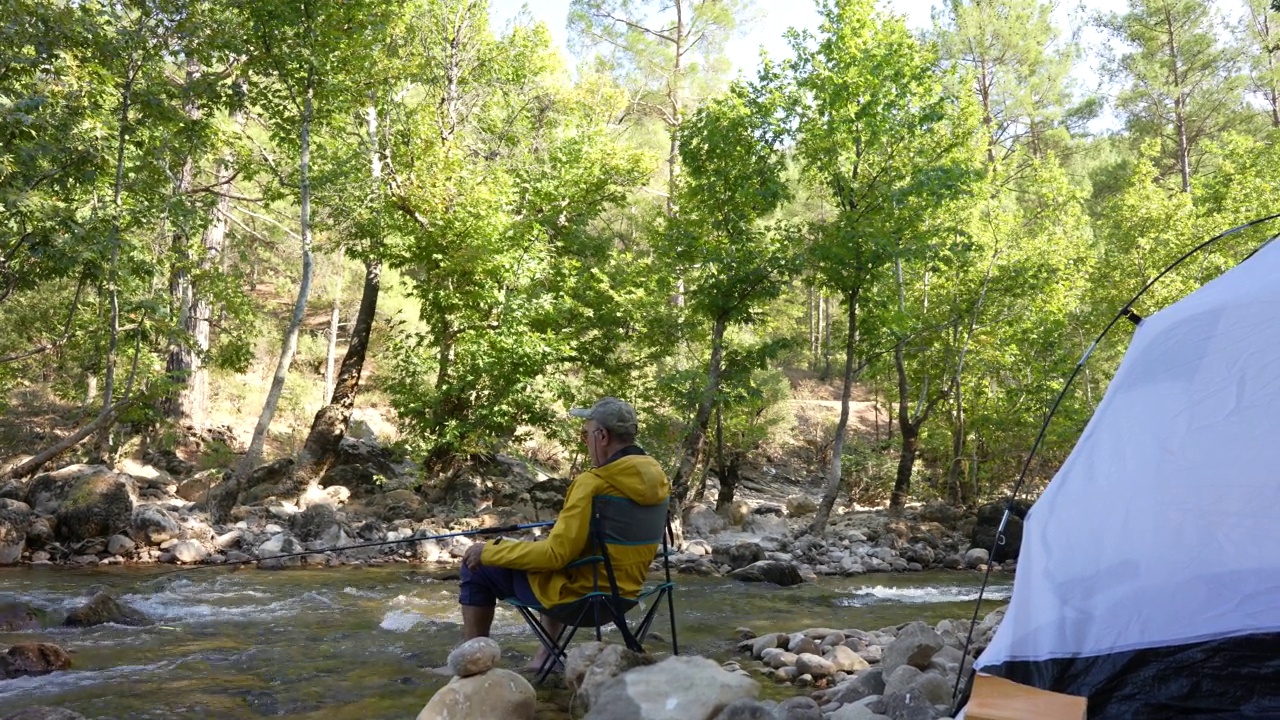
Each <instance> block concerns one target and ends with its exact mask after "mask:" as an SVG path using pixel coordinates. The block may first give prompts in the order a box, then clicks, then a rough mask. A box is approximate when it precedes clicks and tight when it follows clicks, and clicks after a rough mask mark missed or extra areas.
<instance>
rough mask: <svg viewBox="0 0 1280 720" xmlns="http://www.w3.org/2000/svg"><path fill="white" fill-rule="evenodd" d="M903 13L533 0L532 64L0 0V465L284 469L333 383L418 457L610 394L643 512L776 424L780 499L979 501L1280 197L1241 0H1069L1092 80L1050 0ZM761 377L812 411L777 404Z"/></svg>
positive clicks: (515, 432)
mask: <svg viewBox="0 0 1280 720" xmlns="http://www.w3.org/2000/svg"><path fill="white" fill-rule="evenodd" d="M944 5H945V9H940V10H936V11H935V14H934V22H933V26H932V28H930V29H928V30H926V31H913V30H911V29H909V28H908V26H907V24H906V23H905V21H904V19H903V18H901V17H898V16H895V15H894V14H893V13H892V12H889V11H888V10H887V9H886V8H884V7H881V6H878V5H877V4H876V3H874V2H872V0H820V2H819V3H818V6H819V13H820V15H821V18H822V22H821V25H820V27H819V28H818V29H817V30H816V31H790V32H789V33H788V34H787V41H788V44H789V46H790V48H791V51H792V52H791V54H790V55H789V56H788V57H782V58H770V57H768V56H765V55H763V54H762V56H761V57H760V59H759V62H758V64H757V66H756V67H755V68H754V69H753V71H751V72H748V73H742V74H741V75H739V76H737V77H734V76H733V75H732V74H731V73H730V70H729V63H728V62H727V60H726V55H725V46H726V43H727V42H728V41H729V40H730V39H731V38H733V37H735V35H736V34H737V33H739V32H740V31H741V30H742V28H744V27H746V26H747V25H748V24H750V23H761V22H769V23H775V24H777V23H781V22H782V20H781V19H779V18H764V17H761V15H760V12H759V10H758V8H756V7H754V6H753V4H752V2H751V1H750V0H573V2H572V3H571V9H570V15H569V19H568V33H569V37H570V39H571V42H570V48H569V49H570V50H571V55H572V57H571V58H566V57H564V56H563V55H562V54H561V53H560V52H558V51H557V49H556V47H555V45H554V43H553V42H552V39H551V38H552V36H551V33H550V32H549V29H548V28H547V27H546V26H544V25H541V24H538V23H536V22H533V21H532V20H531V19H530V17H529V16H528V15H525V16H521V17H519V18H517V20H516V21H515V22H513V23H510V24H508V25H507V26H505V27H497V26H496V25H495V24H494V23H492V22H491V20H490V8H489V6H488V3H487V2H486V1H485V0H396V1H394V2H393V1H389V0H289V1H288V2H280V1H279V0H236V1H235V2H231V1H229V0H113V1H111V2H104V1H103V0H76V1H74V2H72V1H70V0H0V8H2V9H0V14H2V15H3V18H4V22H3V23H0V207H2V210H0V415H3V416H5V421H4V428H3V432H2V433H0V455H4V456H17V457H19V458H20V459H19V460H16V461H14V462H12V463H10V464H9V465H7V466H3V470H0V472H3V473H4V474H5V475H7V476H11V477H23V476H28V475H31V474H32V473H34V472H37V471H39V470H40V469H41V468H44V467H45V466H47V465H49V464H51V463H53V462H55V461H58V460H59V459H63V458H71V457H84V458H96V459H110V458H112V457H116V456H118V455H119V454H120V453H122V452H128V451H129V450H130V449H131V448H134V449H136V447H137V446H138V443H141V442H145V443H147V444H148V445H150V446H154V447H163V446H166V444H168V445H172V444H174V443H176V442H178V440H177V438H180V437H181V436H182V435H183V434H184V433H189V432H192V431H193V429H197V428H209V427H215V426H217V427H227V428H229V433H230V435H232V436H238V437H240V438H241V440H242V442H243V444H242V446H241V444H240V443H236V442H230V441H228V442H227V443H226V446H225V447H224V449H223V450H224V451H223V452H222V453H221V454H220V455H215V456H212V457H210V458H206V461H208V462H210V463H221V464H222V466H225V467H233V466H234V467H235V468H236V469H237V472H242V473H243V472H248V471H249V470H252V469H253V468H254V467H256V466H258V465H260V464H261V463H263V462H265V461H267V460H271V459H274V458H277V457H282V456H290V457H295V458H297V460H298V467H299V469H300V470H301V471H304V472H309V473H313V474H319V473H323V472H324V470H325V469H326V468H327V467H328V466H329V465H330V464H332V463H333V462H334V459H335V458H336V456H337V454H338V449H339V441H340V440H341V439H342V437H343V436H344V434H345V433H346V431H347V429H348V426H349V424H350V423H351V421H352V415H353V412H355V411H356V409H357V408H358V407H361V406H368V405H377V406H379V407H385V408H387V409H388V412H389V413H390V414H392V415H393V416H394V422H395V424H396V426H397V428H398V434H399V439H398V441H397V444H398V446H399V447H400V449H401V450H402V451H403V452H404V453H406V454H407V455H409V456H411V457H413V458H416V459H417V460H419V461H420V462H421V467H422V468H423V472H424V473H432V472H438V471H440V470H441V468H447V467H449V466H451V465H454V464H457V463H462V462H466V461H467V460H468V459H469V458H474V457H478V456H484V455H488V454H492V453H495V452H515V453H520V452H525V451H527V450H528V448H531V447H536V446H539V445H541V446H546V445H552V444H558V445H559V446H561V447H565V448H572V447H574V443H575V442H576V434H575V433H576V432H577V426H576V425H575V424H573V423H571V422H570V421H569V419H568V418H567V417H566V416H565V410H566V409H567V408H568V407H571V406H575V405H577V406H580V405H582V404H584V403H590V402H592V401H593V400H594V399H596V398H598V397H600V396H604V395H611V396H617V397H621V398H625V399H627V400H629V401H631V402H633V403H634V404H635V405H636V407H637V409H638V410H639V412H640V414H641V418H642V429H643V437H642V441H643V442H644V444H645V446H646V448H648V450H649V451H650V452H651V453H652V454H654V455H655V456H657V457H658V458H659V459H660V460H661V461H662V462H663V464H664V466H665V467H666V468H667V469H668V471H669V474H670V475H671V477H672V478H673V482H674V487H675V491H676V493H677V496H678V497H679V499H681V500H689V499H691V498H693V497H695V496H700V495H701V494H702V493H703V492H705V488H706V484H707V483H708V482H712V481H714V482H717V483H718V487H719V494H718V501H719V502H720V503H722V504H723V503H725V502H728V501H729V500H731V499H732V497H733V487H734V483H735V482H736V478H737V476H738V474H739V468H741V467H743V466H745V465H750V464H755V465H763V464H768V463H769V462H770V455H771V453H773V452H774V451H775V450H774V448H775V445H776V438H777V436H778V435H779V434H780V433H781V434H788V435H790V436H792V437H796V436H812V444H813V446H814V447H815V448H817V451H816V452H817V453H818V455H819V456H820V457H821V459H822V461H823V462H825V464H826V467H825V469H824V470H823V476H824V477H823V480H822V482H823V487H825V495H824V498H823V502H822V503H821V506H820V510H819V512H818V516H817V517H818V519H817V520H816V521H815V524H816V525H817V527H818V528H821V526H822V524H825V523H826V522H827V518H828V516H829V515H830V513H831V511H832V507H833V505H834V504H835V502H836V501H837V499H843V498H847V497H850V496H851V494H852V496H856V497H859V498H866V499H867V500H868V501H869V502H870V501H876V502H888V503H889V504H890V507H892V508H901V507H903V505H904V504H906V503H908V502H915V501H920V500H942V501H945V502H947V503H950V504H953V505H956V506H967V507H974V506H975V505H976V504H978V503H980V502H982V501H984V500H987V499H990V498H993V497H997V496H999V495H1000V494H1001V493H1005V492H1007V491H1008V490H1009V488H1010V487H1011V485H1012V483H1013V481H1014V480H1016V478H1017V477H1018V474H1019V472H1020V471H1021V469H1022V464H1023V463H1024V461H1025V460H1026V457H1027V453H1028V451H1029V449H1030V448H1031V445H1032V443H1033V441H1034V440H1035V438H1036V436H1037V434H1038V433H1039V432H1040V428H1041V425H1042V424H1043V422H1044V420H1045V418H1046V413H1048V411H1049V409H1050V407H1051V406H1052V404H1053V403H1054V401H1055V398H1056V397H1057V395H1058V393H1059V391H1060V389H1061V388H1062V385H1063V382H1064V381H1065V380H1066V378H1067V377H1068V376H1069V375H1070V374H1071V373H1072V372H1073V370H1074V369H1075V368H1076V367H1077V364H1078V363H1080V362H1081V359H1082V357H1083V356H1084V354H1085V351H1086V350H1087V349H1089V348H1090V344H1091V342H1092V341H1093V339H1094V338H1095V337H1096V336H1097V334H1098V333H1099V332H1100V331H1101V330H1102V328H1103V327H1105V326H1106V325H1107V323H1108V322H1110V320H1111V319H1112V317H1113V316H1115V314H1116V313H1117V312H1118V311H1120V310H1121V309H1122V308H1124V307H1125V306H1126V303H1128V302H1129V299H1130V298H1131V297H1133V296H1134V295H1135V293H1137V292H1138V290H1139V289H1141V288H1142V287H1143V286H1144V285H1146V284H1147V283H1148V282H1149V281H1151V280H1152V279H1153V278H1155V277H1156V276H1157V275H1158V274H1159V273H1160V272H1161V271H1162V270H1163V269H1164V268H1165V267H1166V266H1167V265H1168V264H1169V263H1170V262H1172V261H1174V260H1175V259H1176V258H1178V257H1179V256H1181V255H1182V254H1183V253H1185V252H1187V251H1188V250H1190V249H1191V248H1193V247H1195V246H1196V245H1198V244H1200V243H1201V242H1203V241H1205V240H1206V239H1208V238H1210V237H1212V236H1214V235H1216V234H1218V233H1221V232H1222V231H1225V230H1227V229H1230V228H1233V227H1235V226H1238V225H1241V224H1244V223H1247V222H1249V221H1252V220H1255V219H1258V218H1262V217H1265V216H1268V215H1271V214H1273V213H1276V212H1277V211H1278V210H1277V208H1280V148H1278V147H1277V139H1280V12H1277V10H1276V9H1275V8H1272V7H1271V6H1270V4H1269V3H1268V2H1267V0H1239V2H1238V3H1237V2H1225V1H1224V2H1217V3H1215V2H1205V1H1204V0H1127V3H1125V4H1123V7H1122V8H1120V9H1119V10H1118V11H1117V12H1112V13H1104V14H1096V15H1091V16H1089V17H1088V18H1087V19H1086V20H1087V22H1088V23H1090V24H1091V26H1092V27H1094V28H1097V29H1100V30H1101V31H1102V32H1104V33H1105V34H1106V35H1107V37H1109V38H1110V39H1111V40H1112V41H1113V42H1112V44H1111V47H1112V48H1114V52H1112V53H1111V54H1109V55H1108V56H1107V57H1104V58H1102V59H1101V63H1100V66H1101V67H1102V72H1103V74H1104V76H1105V77H1106V79H1107V80H1108V81H1109V86H1111V87H1115V88H1117V89H1118V90H1117V92H1115V93H1107V94H1103V93H1100V92H1097V91H1095V89H1092V88H1087V87H1082V86H1081V83H1079V82H1078V80H1077V77H1078V74H1077V73H1076V72H1075V70H1076V69H1077V68H1078V67H1079V66H1080V64H1081V63H1083V62H1085V60H1086V58H1085V53H1086V48H1085V47H1083V46H1082V44H1081V43H1080V41H1079V40H1078V33H1077V31H1078V30H1079V28H1071V27H1061V26H1059V25H1058V24H1055V22H1054V18H1053V14H1054V8H1055V5H1056V3H1053V2H1050V1H1049V0H952V1H951V2H949V3H944ZM1108 112H1109V113H1113V114H1114V116H1115V117H1116V118H1117V119H1118V122H1117V124H1116V127H1114V128H1113V129H1107V130H1102V131H1097V130H1091V129H1090V128H1091V127H1094V125H1092V123H1093V121H1094V120H1095V119H1097V118H1099V117H1101V116H1102V115H1103V113H1108ZM1268 237H1269V236H1268V235H1267V234H1266V226H1261V227H1259V228H1251V229H1249V230H1246V231H1243V232H1239V233H1237V234H1234V235H1232V236H1230V237H1229V238H1227V239H1225V240H1224V241H1222V242H1221V243H1218V244H1216V245H1214V246H1213V247H1212V248H1211V249H1210V250H1208V251H1206V252H1204V253H1201V254H1198V255H1196V256H1195V257H1194V258H1193V259H1192V260H1190V261H1188V262H1187V263H1185V264H1184V265H1183V266H1181V267H1180V268H1179V269H1178V270H1177V271H1176V272H1173V273H1171V274H1170V275H1169V276H1167V277H1166V278H1164V279H1162V280H1161V282H1160V283H1159V284H1157V285H1156V286H1155V287H1154V288H1153V290H1152V292H1150V293H1148V294H1147V295H1145V296H1144V297H1143V299H1142V300H1141V301H1140V302H1139V303H1137V304H1136V305H1135V306H1134V307H1133V308H1132V311H1133V313H1135V314H1136V316H1139V317H1142V316H1148V315H1150V314H1151V313H1154V312H1156V311H1158V310H1159V309H1160V308H1162V307H1164V306H1166V305H1168V304H1169V303H1171V302H1173V301H1174V300H1176V299H1178V298H1180V297H1182V296H1183V295H1185V294H1186V293H1188V292H1190V291H1191V290H1193V289H1195V288H1196V287H1199V286H1200V285H1201V284H1202V283H1204V282H1205V281H1207V280H1209V279H1211V278H1213V277H1216V276H1217V275H1218V274H1220V273H1222V272H1223V271H1224V270H1226V269H1227V268H1230V267H1231V266H1233V265H1234V264H1236V263H1237V262H1239V261H1240V260H1242V259H1243V258H1244V257H1245V256H1247V255H1248V254H1249V253H1250V252H1251V251H1253V250H1254V249H1256V248H1257V247H1258V246H1259V245H1260V244H1261V243H1263V242H1265V241H1266V240H1267V239H1268ZM1118 329H1119V330H1120V331H1121V332H1119V333H1116V334H1114V335H1113V336H1111V337H1110V338H1109V339H1108V341H1107V342H1105V343H1103V344H1101V345H1099V346H1098V347H1097V348H1096V349H1094V350H1093V352H1092V356H1091V357H1090V359H1089V363H1088V364H1087V365H1086V366H1085V367H1084V368H1083V370H1082V371H1081V373H1080V376H1079V377H1078V379H1077V382H1076V384H1075V386H1074V387H1073V389H1072V390H1071V391H1070V392H1068V393H1067V394H1066V395H1064V396H1063V398H1062V402H1061V406H1060V407H1059V408H1058V411H1057V415H1056V417H1055V419H1054V421H1053V423H1051V424H1050V425H1049V427H1048V430H1047V433H1046V435H1045V439H1044V444H1043V446H1042V448H1041V451H1040V453H1039V455H1038V456H1037V461H1036V463H1035V464H1033V465H1032V467H1031V469H1030V475H1031V478H1032V482H1031V489H1032V490H1034V489H1035V488H1036V487H1040V486H1042V485H1043V483H1044V482H1047V480H1048V479H1049V477H1051V475H1052V472H1053V470H1054V469H1055V468H1056V467H1057V465H1058V464H1060V463H1061V461H1062V460H1063V458H1065V456H1066V454H1067V453H1068V452H1069V451H1070V449H1071V447H1072V445H1073V444H1074V442H1075V440H1076V439H1077V438H1078V436H1079V433H1080V432H1081V429H1082V428H1083V426H1084V424H1085V422H1087V420H1088V418H1089V416H1090V413H1091V412H1092V410H1093V408H1094V407H1095V406H1096V405H1097V403H1098V401H1099V399H1100V398H1101V396H1102V394H1103V392H1104V391H1105V389H1106V385H1107V381H1108V379H1109V377H1110V375H1111V374H1112V373H1113V371H1114V369H1115V366H1116V364H1117V363H1118V362H1119V359H1120V357H1121V356H1122V354H1123V352H1124V347H1125V344H1126V340H1127V334H1128V333H1131V332H1132V325H1131V324H1130V323H1123V325H1122V326H1121V327H1120V328H1118ZM805 383H808V384H809V385H819V386H822V387H827V388H830V389H833V391H834V393H835V395H834V396H832V397H831V399H830V400H829V402H833V403H838V405H839V407H840V411H839V415H838V420H837V419H835V416H834V414H833V415H832V418H831V422H819V423H806V422H804V418H803V417H801V415H800V414H798V413H795V412H793V407H794V401H793V395H794V393H796V391H797V387H799V386H800V385H803V384H805ZM855 401H859V402H873V403H875V407H876V408H877V415H876V417H877V420H876V423H875V432H874V433H873V434H868V433H854V432H852V431H851V428H850V425H851V424H852V421H851V414H852V413H851V406H852V404H853V403H854V402H855ZM881 409H883V412H884V414H885V417H884V423H883V431H882V424H881V422H880V415H879V413H880V410H881Z"/></svg>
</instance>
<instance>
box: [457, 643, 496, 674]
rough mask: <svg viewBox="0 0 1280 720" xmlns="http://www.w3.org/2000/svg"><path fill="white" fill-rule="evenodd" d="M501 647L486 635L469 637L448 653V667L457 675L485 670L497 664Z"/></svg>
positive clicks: (478, 672)
mask: <svg viewBox="0 0 1280 720" xmlns="http://www.w3.org/2000/svg"><path fill="white" fill-rule="evenodd" d="M501 656H502V648H501V647H500V646H499V645H498V643H496V642H494V641H493V640H492V639H490V638H487V637H477V638H471V639H470V640H468V641H466V642H464V643H462V644H461V645H459V646H458V647H456V648H454V649H453V651H452V652H450V653H449V669H450V670H451V671H453V674H454V675H456V676H458V677H471V676H472V675H479V674H480V673H482V672H487V671H488V670H489V669H491V668H492V667H493V666H494V665H496V664H497V662H498V658H499V657H501Z"/></svg>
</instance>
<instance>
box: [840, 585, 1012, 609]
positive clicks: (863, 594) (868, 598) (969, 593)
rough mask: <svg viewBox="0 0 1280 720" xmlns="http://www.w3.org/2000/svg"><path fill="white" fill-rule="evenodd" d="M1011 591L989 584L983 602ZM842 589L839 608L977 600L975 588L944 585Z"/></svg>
mask: <svg viewBox="0 0 1280 720" xmlns="http://www.w3.org/2000/svg"><path fill="white" fill-rule="evenodd" d="M1011 591H1012V588H1011V587H1008V586H995V587H988V588H987V591H986V592H985V593H983V595H982V599H983V601H984V602H985V601H987V600H996V601H1001V600H1008V599H1009V597H1010V595H1011ZM845 592H846V593H848V596H847V597H841V598H839V599H837V600H836V604H837V605H840V606H841V607H864V606H867V605H879V604H882V603H900V604H908V605H911V604H933V603H957V602H976V601H977V599H978V591H977V590H974V589H972V588H959V587H949V586H945V585H930V586H924V587H885V586H884V585H876V586H875V587H851V588H848V589H846V590H845Z"/></svg>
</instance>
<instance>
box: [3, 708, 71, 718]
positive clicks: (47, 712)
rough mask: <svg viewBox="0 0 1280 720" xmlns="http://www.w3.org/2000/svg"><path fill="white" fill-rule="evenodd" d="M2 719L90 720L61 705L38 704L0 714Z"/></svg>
mask: <svg viewBox="0 0 1280 720" xmlns="http://www.w3.org/2000/svg"><path fill="white" fill-rule="evenodd" d="M0 720H88V719H87V718H86V717H85V716H83V715H81V714H80V713H78V712H72V711H70V710H67V709H65V708H60V707H46V706H43V705H41V706H37V707H29V708H24V709H22V710H18V711H15V712H12V713H9V714H8V715H0Z"/></svg>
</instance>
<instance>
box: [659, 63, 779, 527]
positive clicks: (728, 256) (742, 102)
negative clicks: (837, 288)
mask: <svg viewBox="0 0 1280 720" xmlns="http://www.w3.org/2000/svg"><path fill="white" fill-rule="evenodd" d="M763 75H764V78H763V80H762V82H760V83H758V84H754V85H747V84H736V85H735V86H734V87H733V88H731V89H730V91H729V93H728V94H726V95H725V96H723V97H721V98H718V99H716V100H713V101H711V102H709V103H708V104H707V105H705V106H704V107H703V108H702V109H700V110H699V111H698V112H697V114H696V115H694V116H693V117H692V118H691V119H689V120H688V121H687V122H686V126H685V127H684V128H683V129H682V130H681V132H680V140H681V143H680V156H681V160H682V162H683V164H684V167H685V171H686V178H685V182H684V183H682V185H681V188H680V192H679V198H680V206H681V217H680V219H679V221H678V223H677V225H676V228H677V229H676V232H675V233H673V239H674V244H675V247H672V248H670V250H669V251H670V253H671V255H672V256H674V257H675V258H677V263H678V265H679V267H680V268H681V274H682V276H683V277H685V278H686V290H687V293H688V297H689V301H690V306H691V310H692V312H693V313H694V314H696V315H699V316H701V317H702V318H703V320H704V321H706V322H709V323H710V325H711V353H710V358H709V360H708V364H707V374H706V380H705V383H704V385H703V389H702V392H701V393H700V397H699V400H698V405H697V411H696V414H695V415H694V418H693V423H692V425H691V426H690V428H689V430H688V433H687V435H686V438H685V442H684V448H683V452H682V454H681V458H680V464H679V466H678V468H677V470H676V473H675V477H674V479H673V481H672V485H673V488H674V494H675V496H676V498H677V500H678V501H679V502H684V501H686V500H687V499H688V497H689V490H690V480H691V478H692V476H693V474H694V472H695V471H696V469H697V467H698V465H699V463H700V461H701V459H702V454H703V449H704V444H705V441H706V433H707V427H708V424H709V423H710V420H711V411H712V408H713V407H714V406H715V405H716V402H717V396H718V394H719V391H720V377H721V371H722V369H723V360H724V338H725V331H726V329H727V328H728V327H729V325H730V324H731V323H738V322H748V323H749V322H751V321H752V320H753V319H755V315H756V314H757V313H758V312H759V310H760V307H761V304H762V303H764V302H768V301H769V300H771V299H773V298H775V297H777V296H778V294H779V293H780V292H781V290H782V285H783V282H785V281H786V280H787V279H789V277H790V275H791V274H792V273H793V272H794V270H795V267H794V258H795V257H796V255H795V253H794V252H793V251H792V249H791V243H790V238H789V237H788V235H787V233H786V232H783V231H780V229H779V228H777V227H766V226H764V225H763V223H762V221H763V220H764V219H765V218H767V217H768V216H769V215H770V214H771V213H772V212H773V211H774V210H776V209H777V208H778V206H779V205H781V204H782V202H783V201H784V200H786V198H787V190H788V188H787V184H786V182H785V179H784V177H783V169H784V163H785V158H784V156H783V153H782V149H781V144H782V139H783V131H784V128H783V126H782V124H781V122H780V121H781V117H782V115H781V102H782V93H781V92H780V91H779V89H778V88H777V84H778V83H777V80H776V79H775V78H773V77H771V76H772V75H773V70H772V68H771V67H770V66H769V65H766V66H765V68H764V70H763Z"/></svg>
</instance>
